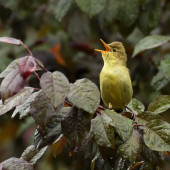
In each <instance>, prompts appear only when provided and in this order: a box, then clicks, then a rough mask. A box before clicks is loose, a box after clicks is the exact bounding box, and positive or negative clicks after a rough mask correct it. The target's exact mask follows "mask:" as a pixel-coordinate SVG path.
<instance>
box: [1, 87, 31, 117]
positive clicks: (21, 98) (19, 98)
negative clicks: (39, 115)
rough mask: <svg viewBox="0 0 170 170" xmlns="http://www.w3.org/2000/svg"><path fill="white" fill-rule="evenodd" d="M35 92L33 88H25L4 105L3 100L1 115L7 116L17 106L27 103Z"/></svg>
mask: <svg viewBox="0 0 170 170" xmlns="http://www.w3.org/2000/svg"><path fill="white" fill-rule="evenodd" d="M33 90H34V89H33V88H31V87H25V88H24V89H23V90H21V91H20V92H19V93H17V94H16V95H14V96H12V97H10V98H9V99H7V100H5V102H4V103H2V100H0V115H2V114H5V113H6V112H8V111H9V110H11V109H13V108H14V107H15V106H18V105H20V104H22V103H23V102H25V100H27V99H28V98H29V96H30V95H31V93H32V92H33Z"/></svg>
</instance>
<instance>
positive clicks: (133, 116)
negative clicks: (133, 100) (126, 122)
mask: <svg viewBox="0 0 170 170" xmlns="http://www.w3.org/2000/svg"><path fill="white" fill-rule="evenodd" d="M125 108H126V109H128V110H129V111H130V112H131V113H132V119H133V120H135V118H136V115H135V113H133V111H132V110H131V109H130V108H129V107H128V106H125Z"/></svg>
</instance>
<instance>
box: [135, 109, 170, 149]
mask: <svg viewBox="0 0 170 170" xmlns="http://www.w3.org/2000/svg"><path fill="white" fill-rule="evenodd" d="M136 121H137V123H138V124H140V125H143V129H144V142H145V144H146V145H147V146H148V147H149V148H150V149H152V150H155V151H161V152H164V151H170V124H169V123H167V122H165V121H164V120H163V119H162V118H161V117H160V116H159V115H157V114H155V113H152V112H143V113H141V114H139V115H137V117H136Z"/></svg>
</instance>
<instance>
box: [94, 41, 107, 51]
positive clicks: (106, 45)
mask: <svg viewBox="0 0 170 170" xmlns="http://www.w3.org/2000/svg"><path fill="white" fill-rule="evenodd" d="M100 41H101V42H102V43H103V45H104V46H105V48H106V51H103V50H98V49H95V51H99V52H101V53H105V52H108V51H110V48H109V46H108V45H107V44H106V43H105V42H104V41H103V40H102V39H100Z"/></svg>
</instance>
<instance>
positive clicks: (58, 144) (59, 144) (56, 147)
mask: <svg viewBox="0 0 170 170" xmlns="http://www.w3.org/2000/svg"><path fill="white" fill-rule="evenodd" d="M66 142H67V141H66V137H65V136H63V135H60V136H59V137H58V139H57V140H56V141H55V142H54V143H53V144H52V151H53V155H54V157H57V156H58V155H59V154H60V153H61V152H62V151H63V149H64V147H65V145H66Z"/></svg>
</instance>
